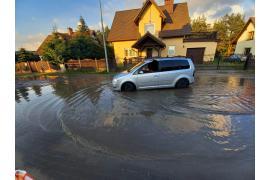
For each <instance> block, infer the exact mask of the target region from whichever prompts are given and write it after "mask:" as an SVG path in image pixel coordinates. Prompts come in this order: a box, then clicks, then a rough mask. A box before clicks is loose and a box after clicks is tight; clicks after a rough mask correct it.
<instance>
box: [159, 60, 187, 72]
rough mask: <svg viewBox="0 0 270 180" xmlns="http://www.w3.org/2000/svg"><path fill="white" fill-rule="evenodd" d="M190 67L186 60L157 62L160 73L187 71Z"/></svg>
mask: <svg viewBox="0 0 270 180" xmlns="http://www.w3.org/2000/svg"><path fill="white" fill-rule="evenodd" d="M189 68H190V65H189V63H188V61H187V60H184V59H179V60H164V61H160V62H159V70H160V71H175V70H180V69H189Z"/></svg>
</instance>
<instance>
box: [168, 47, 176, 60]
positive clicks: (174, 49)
mask: <svg viewBox="0 0 270 180" xmlns="http://www.w3.org/2000/svg"><path fill="white" fill-rule="evenodd" d="M170 47H174V54H173V55H172V56H171V55H170V54H169V52H170ZM175 54H176V46H175V45H170V46H168V52H167V55H168V57H174V56H175Z"/></svg>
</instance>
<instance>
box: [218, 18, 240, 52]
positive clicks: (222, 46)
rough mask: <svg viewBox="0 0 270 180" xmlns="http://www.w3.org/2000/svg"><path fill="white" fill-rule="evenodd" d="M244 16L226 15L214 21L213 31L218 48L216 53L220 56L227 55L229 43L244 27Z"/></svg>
mask: <svg viewBox="0 0 270 180" xmlns="http://www.w3.org/2000/svg"><path fill="white" fill-rule="evenodd" d="M244 25H245V22H244V16H243V15H242V14H239V13H238V14H234V13H232V14H230V15H228V14H226V15H225V16H223V17H222V18H221V19H219V20H218V21H216V22H215V23H214V26H213V30H214V31H217V33H218V40H219V43H218V47H217V51H218V52H219V53H221V54H222V55H229V54H230V50H229V47H230V46H231V41H232V40H233V39H234V38H235V37H236V36H237V34H238V33H239V32H240V31H241V30H242V28H243V27H244Z"/></svg>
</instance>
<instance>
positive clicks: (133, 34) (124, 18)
mask: <svg viewBox="0 0 270 180" xmlns="http://www.w3.org/2000/svg"><path fill="white" fill-rule="evenodd" d="M159 8H160V9H161V11H162V12H163V13H164V15H165V16H166V20H165V22H164V24H163V27H162V30H161V32H160V35H161V36H160V37H164V38H165V37H175V36H182V34H183V33H184V34H185V33H189V32H190V30H191V28H189V27H190V18H189V12H188V7H187V3H178V4H174V11H173V13H172V14H169V13H168V12H167V10H166V9H165V6H159ZM140 11H141V9H132V10H125V11H117V12H116V13H115V17H114V20H113V23H112V28H111V31H110V33H109V37H108V41H110V42H114V41H127V40H137V39H139V38H140V34H139V30H138V26H137V25H136V24H135V23H134V19H136V17H137V16H138V15H139V13H140ZM164 34H165V35H164ZM163 35H164V36H163Z"/></svg>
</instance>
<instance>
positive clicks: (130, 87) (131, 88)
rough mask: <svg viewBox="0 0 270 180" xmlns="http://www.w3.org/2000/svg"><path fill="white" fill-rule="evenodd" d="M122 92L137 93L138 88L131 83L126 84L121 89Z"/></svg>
mask: <svg viewBox="0 0 270 180" xmlns="http://www.w3.org/2000/svg"><path fill="white" fill-rule="evenodd" d="M121 90H122V91H127V92H130V91H135V90H136V87H135V85H134V84H133V83H131V82H126V83H124V84H123V85H122V88H121Z"/></svg>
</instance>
